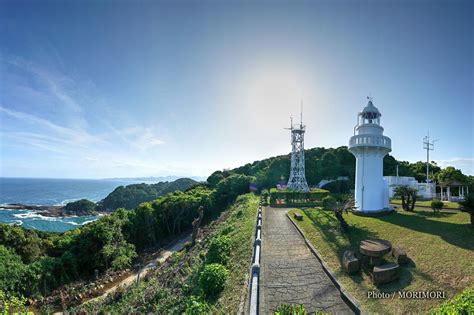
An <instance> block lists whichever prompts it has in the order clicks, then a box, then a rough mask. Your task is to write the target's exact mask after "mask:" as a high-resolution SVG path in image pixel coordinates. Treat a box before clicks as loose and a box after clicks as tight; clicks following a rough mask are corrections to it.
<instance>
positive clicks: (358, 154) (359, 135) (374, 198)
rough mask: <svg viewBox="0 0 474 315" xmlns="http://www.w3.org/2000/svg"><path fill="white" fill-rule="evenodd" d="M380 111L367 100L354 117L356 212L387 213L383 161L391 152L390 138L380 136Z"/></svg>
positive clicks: (350, 142) (350, 148)
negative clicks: (355, 123) (355, 118)
mask: <svg viewBox="0 0 474 315" xmlns="http://www.w3.org/2000/svg"><path fill="white" fill-rule="evenodd" d="M381 116H382V115H381V114H380V112H379V110H378V109H377V108H376V107H375V106H374V104H373V103H372V100H371V99H369V102H368V104H367V106H366V107H365V108H364V109H363V110H362V112H360V113H359V114H358V116H357V125H356V126H355V127H354V136H352V137H351V138H350V140H349V151H350V152H351V153H352V154H353V155H354V156H355V158H356V179H355V203H356V208H357V211H359V212H362V213H368V214H370V213H378V212H385V211H390V208H389V201H388V183H387V182H386V181H385V180H384V179H383V158H384V156H385V155H386V154H387V153H389V152H390V151H392V144H391V140H390V138H388V137H386V136H384V135H383V128H382V126H380V117H381Z"/></svg>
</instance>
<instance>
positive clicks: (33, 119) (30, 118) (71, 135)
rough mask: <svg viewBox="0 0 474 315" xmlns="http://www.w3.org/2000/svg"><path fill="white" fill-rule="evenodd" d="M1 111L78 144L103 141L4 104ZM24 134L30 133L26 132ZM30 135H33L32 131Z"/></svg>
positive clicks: (46, 136)
mask: <svg viewBox="0 0 474 315" xmlns="http://www.w3.org/2000/svg"><path fill="white" fill-rule="evenodd" d="M0 113H3V114H5V115H7V116H9V117H12V118H15V119H17V120H19V121H21V122H23V123H28V124H32V125H36V126H40V127H43V128H46V129H49V130H50V131H51V132H54V133H55V134H57V135H58V136H59V137H60V138H63V139H64V138H66V139H65V140H64V141H67V142H71V143H75V144H78V145H81V144H92V143H96V142H103V140H102V139H99V138H98V137H96V136H93V135H91V134H89V133H88V132H86V131H83V130H77V129H73V128H68V127H64V126H60V125H58V124H55V123H53V122H52V121H50V120H47V119H44V118H41V117H38V116H35V115H32V114H28V113H24V112H20V111H15V110H11V109H8V108H5V107H4V106H2V105H0ZM17 135H18V133H17ZM23 135H28V134H25V133H24V134H23ZM29 135H31V133H30V134H29ZM38 135H39V134H36V136H38ZM41 136H42V137H43V138H44V139H48V138H49V139H53V138H52V137H51V136H50V135H49V134H41ZM53 142H54V141H53Z"/></svg>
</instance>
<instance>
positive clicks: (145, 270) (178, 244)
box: [82, 235, 191, 304]
mask: <svg viewBox="0 0 474 315" xmlns="http://www.w3.org/2000/svg"><path fill="white" fill-rule="evenodd" d="M190 241H191V235H188V236H186V237H184V238H182V239H180V240H178V241H177V242H176V243H174V244H173V245H171V246H170V247H169V248H167V249H164V250H162V251H161V252H160V255H159V256H158V257H157V258H155V259H153V260H152V261H150V262H148V263H147V264H146V265H145V266H144V267H142V268H141V269H140V271H139V272H137V271H136V272H134V273H133V274H132V275H130V276H128V277H126V278H125V279H123V280H122V281H120V282H118V283H116V284H114V285H113V286H112V287H110V288H108V289H107V290H105V292H104V293H103V294H102V295H99V296H97V297H94V298H92V299H90V300H87V301H84V302H83V303H82V304H86V303H89V302H93V301H96V300H98V299H100V298H103V297H106V296H107V295H108V294H109V293H113V292H115V291H116V290H117V289H118V287H127V286H129V285H131V284H132V283H134V282H136V281H137V276H138V274H139V273H140V278H142V277H144V276H145V275H146V274H147V273H148V272H149V271H150V270H151V269H152V268H154V267H156V265H157V263H162V262H164V261H165V260H166V259H168V257H170V256H171V255H172V254H173V253H175V252H178V251H180V250H182V249H183V248H184V244H185V243H186V242H190Z"/></svg>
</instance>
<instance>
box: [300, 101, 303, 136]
mask: <svg viewBox="0 0 474 315" xmlns="http://www.w3.org/2000/svg"><path fill="white" fill-rule="evenodd" d="M300 127H301V129H303V100H301V112H300Z"/></svg>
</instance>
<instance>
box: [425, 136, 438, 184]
mask: <svg viewBox="0 0 474 315" xmlns="http://www.w3.org/2000/svg"><path fill="white" fill-rule="evenodd" d="M438 140H439V139H436V140H432V141H431V142H430V132H429V131H428V135H427V136H425V137H424V138H423V149H425V150H426V182H427V183H429V182H430V177H429V174H430V151H433V150H434V143H435V142H436V141H438Z"/></svg>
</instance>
